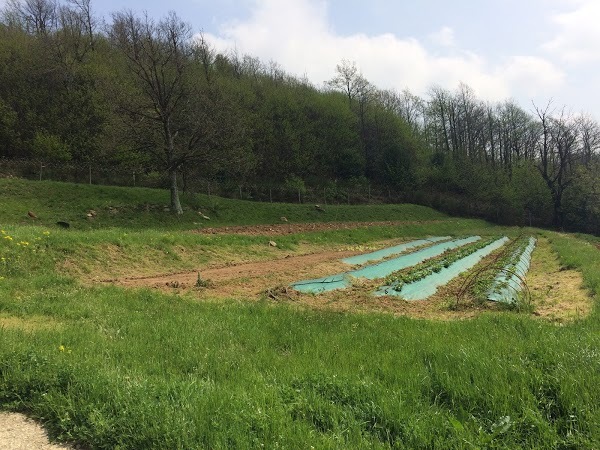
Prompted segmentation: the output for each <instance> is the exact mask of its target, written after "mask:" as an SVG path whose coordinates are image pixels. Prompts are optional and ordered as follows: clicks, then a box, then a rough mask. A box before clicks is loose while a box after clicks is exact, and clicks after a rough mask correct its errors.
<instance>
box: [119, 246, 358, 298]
mask: <svg viewBox="0 0 600 450" xmlns="http://www.w3.org/2000/svg"><path fill="white" fill-rule="evenodd" d="M355 254H357V252H356V251H351V250H339V251H335V250H333V251H326V252H320V253H312V254H309V255H288V256H286V257H284V258H281V259H275V260H270V261H261V262H250V263H242V264H235V265H228V266H225V267H217V268H210V269H204V270H202V269H200V270H195V271H192V272H183V273H177V274H168V275H159V276H154V277H143V278H125V279H121V280H117V281H116V284H119V285H122V286H128V287H143V286H149V287H154V288H159V289H163V290H174V289H175V290H177V291H182V290H190V289H193V288H195V287H196V283H197V281H198V273H200V277H201V279H202V280H203V281H206V282H207V283H208V287H206V288H205V289H202V290H201V291H198V293H199V294H200V293H201V294H202V295H203V296H210V297H213V298H228V297H234V296H251V297H255V296H258V295H260V294H261V293H262V292H264V291H265V290H266V289H268V288H269V287H272V286H276V285H287V284H290V283H293V282H294V281H299V280H303V279H306V278H316V277H319V276H322V275H321V274H328V273H339V272H344V271H346V270H348V269H349V268H350V266H349V265H347V264H344V263H343V262H341V261H340V259H342V258H346V257H348V256H353V255H355Z"/></svg>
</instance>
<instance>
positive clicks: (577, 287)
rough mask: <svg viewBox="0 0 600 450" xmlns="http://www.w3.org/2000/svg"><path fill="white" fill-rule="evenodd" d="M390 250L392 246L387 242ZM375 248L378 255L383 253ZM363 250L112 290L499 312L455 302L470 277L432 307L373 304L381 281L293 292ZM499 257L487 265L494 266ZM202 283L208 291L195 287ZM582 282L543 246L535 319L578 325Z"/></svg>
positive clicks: (420, 313)
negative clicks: (296, 286) (297, 284)
mask: <svg viewBox="0 0 600 450" xmlns="http://www.w3.org/2000/svg"><path fill="white" fill-rule="evenodd" d="M385 244H386V245H390V242H386V243H385ZM380 246H381V245H377V246H375V247H380ZM358 250H362V252H364V249H347V248H346V249H338V250H328V251H323V252H317V253H311V254H304V255H297V254H293V253H289V254H288V255H287V256H286V257H284V258H280V259H273V260H269V261H262V262H246V263H240V264H229V265H226V266H223V267H210V268H209V267H204V268H203V267H199V268H198V270H196V271H192V272H184V273H176V274H163V275H157V276H151V277H127V278H121V279H116V280H107V282H111V283H116V284H119V285H121V286H126V287H132V288H139V287H150V288H155V289H159V290H162V291H164V292H171V293H178V294H187V295H191V296H193V297H194V298H197V299H198V300H200V301H215V300H217V301H218V300H224V299H244V300H249V301H256V300H259V299H265V298H267V299H270V300H272V301H275V302H285V303H288V304H293V305H297V306H299V307H309V308H316V309H323V308H325V309H332V310H337V311H352V312H361V311H362V312H367V311H380V312H387V313H392V314H396V315H407V316H411V317H415V318H427V319H440V320H452V319H465V318H470V317H473V316H476V315H478V314H480V313H482V312H484V311H494V310H498V309H501V305H498V304H495V303H492V302H484V303H481V302H476V301H474V300H473V299H472V298H470V297H469V296H468V295H467V296H464V297H461V298H460V300H459V301H457V298H458V297H457V295H458V293H459V292H460V290H461V287H462V285H463V282H464V279H465V276H461V277H458V278H457V279H455V280H453V281H452V282H451V283H449V284H448V285H446V286H444V287H442V288H440V289H439V290H438V292H437V293H436V294H435V295H434V296H433V297H430V298H429V299H428V300H426V301H405V300H402V299H400V298H397V297H374V296H372V295H371V292H372V291H373V290H375V289H376V288H377V287H378V286H379V284H378V282H377V281H367V280H356V281H355V283H354V284H353V286H352V287H351V288H349V289H345V290H340V291H334V292H329V293H322V294H318V295H312V294H301V293H299V292H297V291H295V290H293V289H291V288H289V285H290V284H291V283H293V282H295V281H299V280H306V279H311V278H318V277H322V276H325V275H331V274H336V273H341V272H344V271H346V270H349V269H350V266H348V265H347V264H344V263H342V262H341V261H340V260H341V259H342V258H345V257H348V256H351V255H354V254H357V253H361V251H358ZM495 255H496V253H494V254H492V255H490V256H488V257H487V258H486V259H484V260H483V262H482V264H486V263H491V262H492V261H493V258H494V257H495ZM198 276H200V279H201V282H202V284H203V287H199V286H197V283H198ZM581 283H582V279H581V274H579V272H576V271H572V270H561V268H560V267H559V265H558V261H557V257H556V255H555V254H554V253H553V252H552V251H551V249H550V246H549V244H548V242H547V241H546V240H545V239H540V241H539V242H538V249H537V250H536V251H535V252H534V254H533V260H532V269H531V272H530V275H529V276H528V277H527V285H528V288H529V291H530V292H531V294H532V299H533V304H534V314H535V315H536V316H539V317H542V318H545V319H549V320H552V321H557V322H564V321H567V320H572V319H574V318H576V317H581V316H584V315H586V314H587V313H589V312H590V310H591V305H592V300H591V298H590V297H589V295H588V294H587V293H586V292H585V291H584V290H582V288H581Z"/></svg>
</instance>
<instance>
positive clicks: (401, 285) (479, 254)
mask: <svg viewBox="0 0 600 450" xmlns="http://www.w3.org/2000/svg"><path fill="white" fill-rule="evenodd" d="M508 240H509V239H508V238H507V237H502V238H500V239H496V240H494V241H493V242H491V243H489V244H487V245H485V246H484V247H483V248H479V249H475V251H474V252H473V253H471V254H469V255H466V256H464V257H462V258H461V259H458V260H456V261H454V262H452V263H450V264H449V265H448V266H447V267H445V266H444V263H443V262H441V261H440V263H441V264H442V266H441V267H440V266H436V268H435V270H433V271H430V272H429V274H428V275H426V276H424V277H423V278H420V279H418V280H416V281H412V282H408V283H406V282H401V281H396V282H393V283H392V284H389V285H386V286H382V287H381V288H379V289H378V290H377V291H376V292H375V295H377V296H383V295H392V296H397V297H402V298H403V299H405V300H424V299H426V298H427V297H429V296H431V295H433V294H435V292H436V291H437V288H438V287H440V286H443V285H445V284H446V283H448V282H449V281H450V280H452V279H453V278H455V277H457V276H458V275H460V274H461V273H463V272H466V271H467V270H469V269H471V268H472V267H474V266H475V265H476V264H477V263H478V262H479V261H480V260H481V259H483V258H484V257H486V256H487V255H489V254H490V253H492V252H493V251H494V250H497V249H498V248H500V247H502V246H503V245H504V244H505V243H506V242H508Z"/></svg>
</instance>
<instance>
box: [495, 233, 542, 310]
mask: <svg viewBox="0 0 600 450" xmlns="http://www.w3.org/2000/svg"><path fill="white" fill-rule="evenodd" d="M535 243H536V240H535V238H534V237H530V238H529V244H528V245H527V247H525V249H524V250H523V252H522V253H521V255H518V259H517V263H516V264H513V263H509V264H507V265H506V266H505V267H504V268H503V269H502V270H501V271H500V273H499V274H498V275H497V276H496V278H495V279H494V282H493V284H492V287H491V289H490V291H489V292H488V296H487V298H488V300H491V301H494V302H503V303H515V302H516V301H517V300H518V296H519V292H521V289H522V288H523V286H522V280H523V278H524V277H525V274H527V272H528V271H529V264H530V262H531V254H532V253H533V249H534V248H535ZM515 256H517V255H515Z"/></svg>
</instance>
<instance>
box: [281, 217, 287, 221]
mask: <svg viewBox="0 0 600 450" xmlns="http://www.w3.org/2000/svg"><path fill="white" fill-rule="evenodd" d="M280 219H281V221H282V222H287V221H288V220H287V217H285V216H281V217H280Z"/></svg>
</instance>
